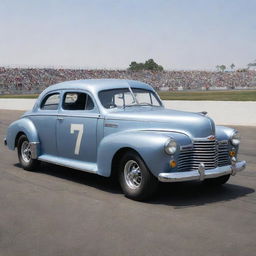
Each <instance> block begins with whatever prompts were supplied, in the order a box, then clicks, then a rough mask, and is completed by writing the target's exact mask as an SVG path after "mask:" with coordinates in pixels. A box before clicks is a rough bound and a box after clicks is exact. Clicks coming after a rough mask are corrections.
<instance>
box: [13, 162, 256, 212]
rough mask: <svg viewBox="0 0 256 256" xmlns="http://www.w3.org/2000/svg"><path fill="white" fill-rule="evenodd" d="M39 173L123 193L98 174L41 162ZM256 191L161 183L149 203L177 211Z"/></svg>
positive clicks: (244, 188) (111, 181)
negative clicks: (177, 209) (168, 206)
mask: <svg viewBox="0 0 256 256" xmlns="http://www.w3.org/2000/svg"><path fill="white" fill-rule="evenodd" d="M15 166H17V167H20V168H21V166H20V164H15ZM37 172H39V173H43V174H47V175H51V176H54V177H57V178H61V179H65V180H70V181H72V182H76V183H79V184H83V185H86V186H90V187H94V188H96V189H99V190H102V191H105V192H108V193H113V194H123V192H122V190H121V188H120V186H119V184H118V183H117V181H114V180H113V179H109V178H105V177H102V176H99V175H96V174H92V173H87V172H83V171H78V170H74V169H71V168H66V167H62V166H58V165H54V164H48V163H41V165H40V167H39V169H38V170H37ZM231 179H232V178H231ZM231 182H232V180H231ZM254 192H255V190H254V189H252V188H249V187H245V186H240V185H235V184H232V183H230V181H229V183H227V184H225V185H223V186H219V187H212V186H207V185H206V184H204V183H201V182H197V181H195V182H194V181H193V182H178V183H160V184H159V188H158V190H157V193H156V194H155V195H154V196H153V198H152V199H150V200H149V201H147V202H145V203H147V204H162V205H170V206H173V207H174V208H185V207H193V206H200V205H206V204H211V203H215V202H221V201H230V200H234V199H236V198H240V197H245V196H246V195H248V194H251V193H254ZM126 200H127V199H126Z"/></svg>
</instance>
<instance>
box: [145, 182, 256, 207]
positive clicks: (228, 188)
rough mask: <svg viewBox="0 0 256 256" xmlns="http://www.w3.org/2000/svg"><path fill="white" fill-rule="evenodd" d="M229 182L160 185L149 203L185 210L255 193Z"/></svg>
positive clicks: (252, 190)
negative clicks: (211, 184) (222, 183)
mask: <svg viewBox="0 0 256 256" xmlns="http://www.w3.org/2000/svg"><path fill="white" fill-rule="evenodd" d="M231 179H232V178H231ZM230 182H232V180H230V181H229V182H228V183H226V184H224V185H222V186H209V185H206V184H205V183H202V182H197V181H193V182H180V183H169V184H161V185H160V187H159V189H158V192H157V193H156V195H155V197H154V198H153V199H152V200H151V201H150V203H151V204H163V205H171V206H173V207H175V208H185V207H193V206H200V205H206V204H211V203H216V202H221V201H230V200H234V199H237V198H240V197H245V196H247V195H248V194H251V193H254V192H255V190H254V189H252V188H249V187H245V186H240V185H235V184H232V183H230Z"/></svg>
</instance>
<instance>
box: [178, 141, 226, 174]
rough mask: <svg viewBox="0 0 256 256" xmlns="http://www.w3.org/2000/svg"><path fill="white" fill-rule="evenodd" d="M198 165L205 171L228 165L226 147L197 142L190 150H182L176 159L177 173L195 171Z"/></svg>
mask: <svg viewBox="0 0 256 256" xmlns="http://www.w3.org/2000/svg"><path fill="white" fill-rule="evenodd" d="M200 163H204V165H205V168H206V169H213V168H216V167H217V166H223V165H227V164H229V156H228V145H227V144H220V145H218V143H217V142H216V141H215V140H214V141H209V140H207V141H205V140H197V141H194V143H193V148H192V149H187V150H183V151H181V152H180V155H179V158H178V167H177V168H178V171H189V170H197V169H198V166H199V164H200Z"/></svg>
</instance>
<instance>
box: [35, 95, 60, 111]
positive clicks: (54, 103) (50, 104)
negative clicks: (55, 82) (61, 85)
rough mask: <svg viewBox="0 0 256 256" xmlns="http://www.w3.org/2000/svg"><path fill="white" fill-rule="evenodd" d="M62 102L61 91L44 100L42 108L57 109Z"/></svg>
mask: <svg viewBox="0 0 256 256" xmlns="http://www.w3.org/2000/svg"><path fill="white" fill-rule="evenodd" d="M59 103H60V94H59V93H52V94H49V95H47V96H45V98H44V99H43V100H42V103H41V106H40V108H41V109H42V110H57V109H58V107H59Z"/></svg>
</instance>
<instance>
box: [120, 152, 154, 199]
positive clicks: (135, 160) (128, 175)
mask: <svg viewBox="0 0 256 256" xmlns="http://www.w3.org/2000/svg"><path fill="white" fill-rule="evenodd" d="M119 182H120V185H121V188H122V190H123V192H124V194H125V196H126V197H128V198H131V199H134V200H138V201H143V200H146V199H148V198H149V197H150V196H152V195H153V194H154V192H155V191H156V189H157V185H158V180H157V179H156V178H155V177H154V176H153V175H152V174H151V172H150V171H149V170H148V168H147V166H146V165H145V163H144V162H143V160H142V159H141V158H140V157H139V156H138V154H136V153H134V152H127V153H126V154H125V155H124V156H123V157H122V158H121V161H120V164H119Z"/></svg>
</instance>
